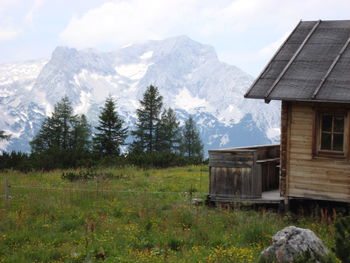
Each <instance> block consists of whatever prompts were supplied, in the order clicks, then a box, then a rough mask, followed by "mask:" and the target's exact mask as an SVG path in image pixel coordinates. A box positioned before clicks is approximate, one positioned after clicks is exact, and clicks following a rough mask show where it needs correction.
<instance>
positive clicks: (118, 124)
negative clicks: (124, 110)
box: [93, 96, 128, 155]
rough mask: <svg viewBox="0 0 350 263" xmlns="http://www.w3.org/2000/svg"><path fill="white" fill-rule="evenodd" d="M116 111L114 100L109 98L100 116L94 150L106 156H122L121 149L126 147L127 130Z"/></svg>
mask: <svg viewBox="0 0 350 263" xmlns="http://www.w3.org/2000/svg"><path fill="white" fill-rule="evenodd" d="M123 124H124V121H123V120H122V119H121V118H120V117H119V115H118V113H117V111H116V104H115V101H114V99H113V98H112V97H111V96H109V97H108V98H107V99H106V102H105V104H104V107H103V108H102V111H101V113H100V115H99V125H98V126H97V127H95V128H96V129H97V133H96V134H95V137H94V139H93V142H94V150H95V151H96V152H98V153H101V154H105V155H113V154H115V155H120V147H121V146H122V145H125V139H126V137H127V133H128V132H127V128H123Z"/></svg>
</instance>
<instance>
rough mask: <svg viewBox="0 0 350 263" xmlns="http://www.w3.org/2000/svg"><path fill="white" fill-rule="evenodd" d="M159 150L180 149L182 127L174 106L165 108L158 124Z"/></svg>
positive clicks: (170, 150) (171, 150)
mask: <svg viewBox="0 0 350 263" xmlns="http://www.w3.org/2000/svg"><path fill="white" fill-rule="evenodd" d="M157 138H158V142H157V145H158V150H159V151H162V152H172V153H175V152H177V151H178V150H179V142H180V128H179V122H178V121H177V119H176V114H175V111H174V110H173V109H172V108H168V109H167V110H164V111H163V113H162V116H161V119H160V121H159V125H158V136H157Z"/></svg>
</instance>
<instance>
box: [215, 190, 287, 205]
mask: <svg viewBox="0 0 350 263" xmlns="http://www.w3.org/2000/svg"><path fill="white" fill-rule="evenodd" d="M283 200H284V198H283V197H282V196H280V191H279V189H276V190H272V191H266V192H262V195H261V198H244V199H243V198H237V197H234V196H228V195H225V196H223V195H210V201H212V202H220V203H245V204H279V203H281V202H282V201H283Z"/></svg>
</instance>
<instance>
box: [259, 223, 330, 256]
mask: <svg viewBox="0 0 350 263" xmlns="http://www.w3.org/2000/svg"><path fill="white" fill-rule="evenodd" d="M327 256H328V249H327V248H326V247H325V246H324V245H323V242H322V241H321V240H320V239H319V238H318V237H317V236H316V235H315V233H314V232H312V231H311V230H309V229H303V228H299V227H295V226H288V227H286V228H284V229H282V230H281V231H278V232H277V233H276V234H275V235H274V236H273V237H272V245H271V246H269V247H268V248H267V249H265V250H264V251H262V252H261V256H260V262H278V263H282V262H288V263H292V262H297V261H298V260H300V258H301V257H307V259H308V262H310V260H311V262H322V261H323V259H324V258H326V257H327Z"/></svg>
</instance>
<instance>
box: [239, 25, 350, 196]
mask: <svg viewBox="0 0 350 263" xmlns="http://www.w3.org/2000/svg"><path fill="white" fill-rule="evenodd" d="M349 43H350V20H342V21H301V22H300V23H299V24H298V25H297V26H296V28H295V29H294V30H293V32H292V33H291V34H290V36H289V37H288V38H287V40H286V41H285V42H284V43H283V44H282V46H281V47H280V48H279V50H278V51H277V52H276V54H275V55H274V56H273V58H272V59H271V61H270V62H269V63H268V64H267V66H266V67H265V69H264V70H263V71H262V73H261V74H260V76H259V77H258V78H257V79H256V81H255V82H254V83H253V85H252V86H251V88H250V89H249V91H248V92H247V93H246V95H245V97H246V98H255V99H264V100H265V102H267V103H268V102H270V101H271V100H281V101H282V110H281V153H280V160H281V164H280V165H281V169H280V180H281V181H280V192H281V195H282V196H284V197H285V198H286V199H289V198H293V197H297V198H310V199H318V200H329V201H342V202H350V138H349V137H350V46H349Z"/></svg>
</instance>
